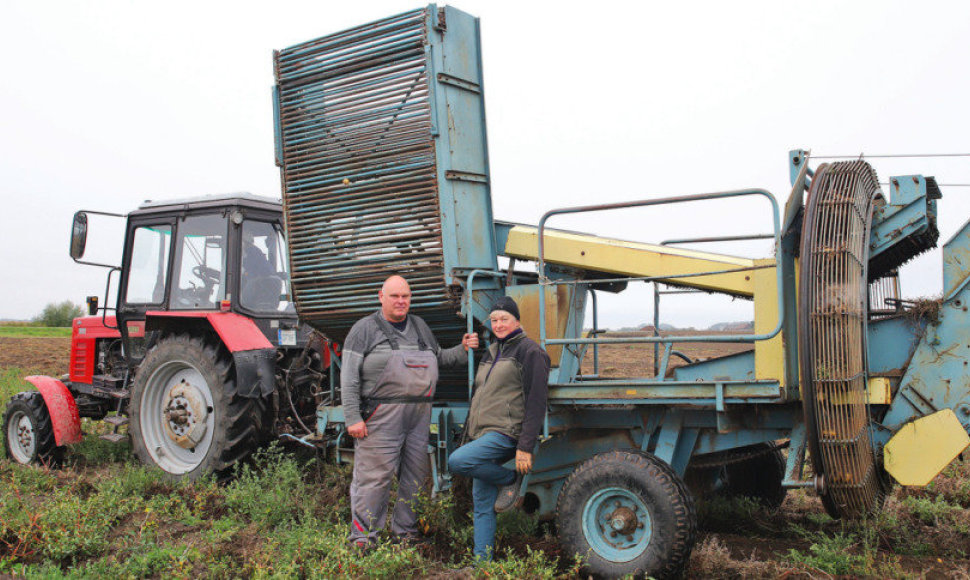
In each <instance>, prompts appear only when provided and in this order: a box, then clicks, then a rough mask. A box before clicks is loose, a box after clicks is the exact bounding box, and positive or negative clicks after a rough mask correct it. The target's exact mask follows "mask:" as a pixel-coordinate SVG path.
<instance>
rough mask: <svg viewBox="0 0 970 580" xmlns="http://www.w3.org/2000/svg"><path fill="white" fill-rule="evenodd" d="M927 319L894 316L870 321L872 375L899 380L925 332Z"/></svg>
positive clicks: (870, 372) (869, 348)
mask: <svg viewBox="0 0 970 580" xmlns="http://www.w3.org/2000/svg"><path fill="white" fill-rule="evenodd" d="M926 322H927V321H926V320H925V319H922V318H917V317H915V316H906V315H904V316H895V317H892V318H884V319H881V320H873V321H871V322H869V328H868V333H867V334H868V341H867V343H868V353H869V354H868V357H869V375H870V376H879V375H884V376H895V377H896V378H899V377H900V376H901V375H902V372H903V370H904V369H905V368H906V366H907V365H909V360H910V358H911V357H912V356H913V352H914V351H915V350H916V345H917V344H919V339H920V337H921V336H922V335H923V332H924V331H925V329H926Z"/></svg>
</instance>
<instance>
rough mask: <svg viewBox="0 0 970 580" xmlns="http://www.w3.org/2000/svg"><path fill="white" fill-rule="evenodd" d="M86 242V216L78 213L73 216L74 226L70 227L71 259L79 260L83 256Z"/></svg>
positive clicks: (80, 212)
mask: <svg viewBox="0 0 970 580" xmlns="http://www.w3.org/2000/svg"><path fill="white" fill-rule="evenodd" d="M87 241H88V214H86V213H84V212H83V211H79V212H77V213H75V214H74V224H73V225H72V226H71V257H72V258H74V259H75V260H80V259H81V256H83V255H84V246H85V244H86V243H87Z"/></svg>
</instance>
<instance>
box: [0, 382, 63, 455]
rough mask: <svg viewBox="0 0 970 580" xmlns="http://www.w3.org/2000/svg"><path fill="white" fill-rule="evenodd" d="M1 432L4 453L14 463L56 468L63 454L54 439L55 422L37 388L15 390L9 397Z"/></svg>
mask: <svg viewBox="0 0 970 580" xmlns="http://www.w3.org/2000/svg"><path fill="white" fill-rule="evenodd" d="M3 432H4V435H6V437H5V440H6V445H5V446H6V448H7V456H8V457H10V459H12V460H14V461H16V462H17V463H22V464H24V465H26V464H30V463H35V464H39V465H47V466H50V467H56V466H58V465H60V463H61V460H62V459H63V457H64V448H63V447H58V446H57V443H56V442H55V440H54V424H53V423H52V422H51V416H50V413H49V412H48V410H47V405H46V404H45V403H44V397H43V395H41V394H40V393H39V392H37V391H30V392H25V393H17V394H16V395H14V396H13V398H12V399H10V402H9V403H7V411H6V412H5V413H4V415H3Z"/></svg>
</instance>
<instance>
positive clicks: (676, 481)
mask: <svg viewBox="0 0 970 580" xmlns="http://www.w3.org/2000/svg"><path fill="white" fill-rule="evenodd" d="M556 520H557V523H558V527H559V534H560V539H561V541H562V544H563V547H564V548H565V550H566V553H568V554H579V555H580V556H583V557H584V558H585V561H586V568H587V569H588V571H589V572H590V573H592V574H593V575H595V576H598V577H607V578H617V577H620V576H626V575H628V574H633V575H634V576H637V577H643V576H652V577H656V578H669V577H674V576H677V575H679V574H680V573H681V572H682V571H683V568H684V566H685V564H686V563H687V559H688V557H689V556H690V552H691V549H692V548H693V546H694V536H695V534H696V530H697V516H696V514H695V512H694V502H693V499H692V498H691V495H690V492H689V491H687V487H686V486H685V485H684V483H683V481H682V480H681V479H680V477H678V476H677V474H676V473H675V472H674V471H673V470H672V469H671V468H670V466H668V465H667V464H666V463H664V462H663V461H661V460H659V459H657V458H656V457H654V456H653V455H650V454H647V453H640V452H636V451H612V452H609V453H602V454H600V455H597V456H595V457H593V458H591V459H589V460H587V461H586V462H584V463H583V464H581V465H580V466H579V467H577V468H576V469H575V470H574V471H573V472H572V474H571V475H570V476H569V477H568V478H567V479H566V482H565V483H564V484H563V488H562V491H561V492H560V494H559V501H558V503H557V506H556Z"/></svg>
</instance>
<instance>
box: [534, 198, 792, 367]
mask: <svg viewBox="0 0 970 580" xmlns="http://www.w3.org/2000/svg"><path fill="white" fill-rule="evenodd" d="M745 196H762V197H765V198H766V199H767V200H768V202H769V203H770V204H771V217H772V226H773V233H772V234H771V238H773V239H774V242H775V243H774V258H775V266H774V267H775V283H776V284H777V287H778V288H781V285H782V273H781V268H779V267H778V265H779V264H780V263H781V227H780V219H779V210H778V202H777V200H776V199H775V197H774V196H773V195H772V194H771V193H770V192H768V191H766V190H764V189H743V190H735V191H723V192H713V193H702V194H696V195H686V196H675V197H668V198H661V199H648V200H639V201H631V202H621V203H612V204H597V205H587V206H576V207H570V208H561V209H554V210H550V211H548V212H546V213H545V214H544V215H543V216H542V219H541V220H539V227H538V250H539V251H538V274H539V284H540V286H546V285H560V284H572V283H575V281H574V280H550V279H549V278H547V277H546V261H545V239H544V238H545V226H546V222H547V221H548V220H549V219H550V218H551V217H552V216H555V215H563V214H572V213H587V212H594V211H605V210H614V209H630V208H635V207H649V206H656V205H670V204H675V203H686V202H691V201H704V200H713V199H724V198H734V197H745ZM732 237H736V236H732ZM703 239H704V240H705V241H707V240H710V241H715V239H712V238H703ZM674 241H675V242H676V241H677V240H674ZM722 241H723V240H722ZM759 268H760V267H759ZM751 269H752V268H737V269H730V270H718V271H711V272H700V273H694V274H679V275H664V276H646V277H637V278H635V279H638V280H643V281H645V282H654V283H657V282H663V283H666V282H667V281H670V280H675V279H684V278H692V277H698V276H710V275H714V274H723V273H732V272H736V271H743V270H751ZM631 279H634V278H629V277H628V278H623V280H631ZM597 281H602V280H599V279H598V280H597ZM777 306H778V312H777V314H778V322H777V324H776V325H775V328H774V329H772V330H771V331H769V332H767V333H761V334H753V333H752V334H722V335H703V334H702V335H695V336H686V335H681V336H676V335H675V336H665V337H664V336H645V337H626V338H599V337H596V336H594V337H591V338H581V337H576V338H556V339H550V338H547V333H546V321H545V317H544V316H540V317H539V344H540V346H542V347H543V348H546V347H547V346H548V345H569V344H587V345H594V346H596V345H600V344H631V343H655V344H665V345H666V352H665V354H664V359H665V360H668V359H669V356H670V354H671V346H672V345H673V343H675V342H757V341H761V340H769V339H771V338H774V337H775V336H777V335H778V333H779V332H781V329H782V326H783V324H784V316H785V313H784V302H783V297H782V295H781V293H780V292H779V293H778V298H777ZM545 308H546V300H545V292H539V311H540V312H545ZM664 366H665V365H664Z"/></svg>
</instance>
